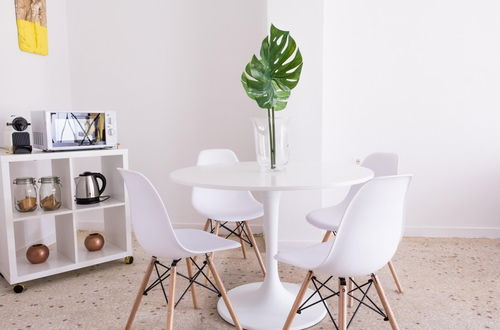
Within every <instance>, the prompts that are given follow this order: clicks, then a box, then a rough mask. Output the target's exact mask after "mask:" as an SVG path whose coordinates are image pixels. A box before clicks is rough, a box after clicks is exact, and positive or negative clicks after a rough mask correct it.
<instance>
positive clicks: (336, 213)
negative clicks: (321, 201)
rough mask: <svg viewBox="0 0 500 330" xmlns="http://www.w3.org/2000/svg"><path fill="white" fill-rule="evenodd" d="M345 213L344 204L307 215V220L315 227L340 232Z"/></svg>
mask: <svg viewBox="0 0 500 330" xmlns="http://www.w3.org/2000/svg"><path fill="white" fill-rule="evenodd" d="M344 212H345V206H344V205H343V204H340V205H335V206H331V207H326V208H323V209H318V210H314V211H312V212H309V213H308V214H307V215H306V220H307V222H309V223H310V224H311V225H313V226H314V227H317V228H320V229H323V230H330V231H338V229H339V225H340V222H341V221H342V217H343V216H344Z"/></svg>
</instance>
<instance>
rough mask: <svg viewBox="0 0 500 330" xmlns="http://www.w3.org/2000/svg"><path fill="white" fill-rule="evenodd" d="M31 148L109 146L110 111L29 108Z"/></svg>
mask: <svg viewBox="0 0 500 330" xmlns="http://www.w3.org/2000/svg"><path fill="white" fill-rule="evenodd" d="M31 129H32V132H33V147H35V148H37V149H41V150H44V151H60V150H80V149H102V148H113V147H116V145H117V143H118V142H117V130H116V112H114V111H102V112H99V111H92V112H84V111H78V112H77V111H45V110H43V111H32V112H31Z"/></svg>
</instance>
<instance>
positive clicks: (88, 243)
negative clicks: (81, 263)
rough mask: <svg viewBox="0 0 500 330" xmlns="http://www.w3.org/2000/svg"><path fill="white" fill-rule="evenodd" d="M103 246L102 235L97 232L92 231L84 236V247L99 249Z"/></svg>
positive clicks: (90, 249)
mask: <svg viewBox="0 0 500 330" xmlns="http://www.w3.org/2000/svg"><path fill="white" fill-rule="evenodd" d="M103 246H104V237H103V236H102V235H101V234H99V233H93V234H90V235H89V236H87V238H85V247H86V248H87V250H89V251H91V252H92V251H99V250H100V249H102V247H103Z"/></svg>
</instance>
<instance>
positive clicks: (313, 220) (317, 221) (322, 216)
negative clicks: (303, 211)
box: [306, 152, 403, 307]
mask: <svg viewBox="0 0 500 330" xmlns="http://www.w3.org/2000/svg"><path fill="white" fill-rule="evenodd" d="M398 163H399V157H398V155H397V154H394V153H386V152H376V153H373V154H370V155H368V156H367V157H366V158H365V160H364V161H363V162H362V164H361V165H362V166H364V167H367V168H369V169H371V170H372V171H373V172H374V174H375V177H378V176H387V175H397V174H398ZM362 186H363V184H362V183H361V184H358V185H354V186H352V187H351V189H350V190H349V192H348V193H347V195H346V197H345V198H344V200H343V201H342V202H341V203H339V204H337V205H334V206H331V207H326V208H322V209H319V210H315V211H312V212H310V213H309V214H307V215H306V220H307V221H308V222H309V223H310V224H311V225H313V226H315V227H317V228H320V229H323V230H325V231H326V232H325V235H324V236H323V242H326V241H328V240H329V239H330V237H331V236H332V234H333V235H334V236H335V233H336V232H337V230H338V228H339V225H340V220H342V216H343V215H344V212H345V210H346V208H347V206H348V205H349V203H350V202H351V199H352V198H353V197H354V195H355V194H356V193H357V191H358V190H359V188H361V187H362ZM387 265H388V266H389V270H390V271H391V275H392V278H393V279H394V282H395V283H396V287H397V289H398V292H399V293H403V287H402V286H401V282H400V281H399V278H398V275H397V273H396V269H395V267H394V265H393V263H392V261H389V262H388V263H387ZM348 287H349V289H350V288H352V282H350V281H349V282H348ZM352 303H353V301H352V299H348V305H349V307H352Z"/></svg>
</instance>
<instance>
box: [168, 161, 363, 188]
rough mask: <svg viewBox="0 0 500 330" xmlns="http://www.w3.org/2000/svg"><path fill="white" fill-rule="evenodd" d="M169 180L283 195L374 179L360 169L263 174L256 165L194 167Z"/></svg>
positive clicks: (301, 167) (305, 167)
mask: <svg viewBox="0 0 500 330" xmlns="http://www.w3.org/2000/svg"><path fill="white" fill-rule="evenodd" d="M170 178H171V179H172V180H173V181H174V182H176V183H179V184H183V185H187V186H196V187H203V188H215V189H229V190H251V191H274V190H276V191H284V190H306V189H321V188H329V187H339V186H350V185H354V184H358V183H363V182H365V181H368V180H370V179H371V178H373V172H372V171H371V170H370V169H367V168H365V167H361V166H358V165H342V166H341V165H335V164H330V165H326V164H325V165H319V164H307V163H290V164H288V165H287V168H286V169H285V170H284V171H281V172H272V173H268V172H263V171H261V169H260V167H259V165H258V164H257V162H239V163H236V164H233V165H209V166H192V167H186V168H182V169H179V170H176V171H174V172H172V173H171V174H170Z"/></svg>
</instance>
